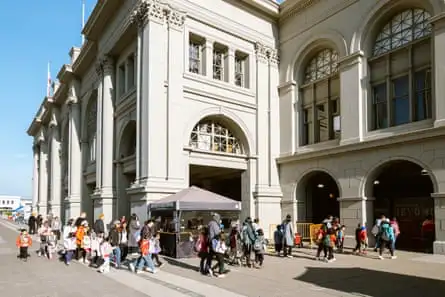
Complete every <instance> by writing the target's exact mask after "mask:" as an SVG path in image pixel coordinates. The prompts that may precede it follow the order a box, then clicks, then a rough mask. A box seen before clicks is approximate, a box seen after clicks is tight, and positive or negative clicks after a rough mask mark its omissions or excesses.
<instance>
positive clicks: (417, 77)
mask: <svg viewBox="0 0 445 297" xmlns="http://www.w3.org/2000/svg"><path fill="white" fill-rule="evenodd" d="M414 81H415V82H414V86H415V90H414V92H415V94H414V109H415V120H416V121H421V120H425V119H429V118H431V71H430V70H429V69H427V70H422V71H419V72H416V73H415V74H414Z"/></svg>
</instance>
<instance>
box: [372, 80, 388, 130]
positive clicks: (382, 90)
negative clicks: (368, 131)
mask: <svg viewBox="0 0 445 297" xmlns="http://www.w3.org/2000/svg"><path fill="white" fill-rule="evenodd" d="M372 105H373V116H374V129H382V128H388V112H387V105H388V102H387V100H386V83H382V84H379V85H376V86H374V87H373V101H372Z"/></svg>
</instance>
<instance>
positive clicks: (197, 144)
mask: <svg viewBox="0 0 445 297" xmlns="http://www.w3.org/2000/svg"><path fill="white" fill-rule="evenodd" d="M190 146H191V147H192V148H195V149H200V150H206V151H213V152H222V153H229V154H242V153H243V152H242V148H241V144H240V141H239V140H238V139H237V138H236V137H235V136H234V134H233V133H232V132H231V131H230V130H229V129H228V128H226V127H225V126H224V125H222V124H220V123H218V122H216V121H212V120H205V121H201V122H199V123H198V124H197V125H196V126H195V127H194V128H193V131H192V134H191V136H190Z"/></svg>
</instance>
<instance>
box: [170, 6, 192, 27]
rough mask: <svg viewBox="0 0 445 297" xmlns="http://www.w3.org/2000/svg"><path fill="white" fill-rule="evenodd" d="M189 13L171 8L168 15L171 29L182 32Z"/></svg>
mask: <svg viewBox="0 0 445 297" xmlns="http://www.w3.org/2000/svg"><path fill="white" fill-rule="evenodd" d="M186 16H187V13H186V12H183V11H180V10H177V9H176V8H173V7H169V9H168V10H167V13H166V17H167V24H168V27H169V28H171V29H175V30H178V31H182V29H183V28H184V23H185V19H186Z"/></svg>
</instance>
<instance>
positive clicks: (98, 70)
mask: <svg viewBox="0 0 445 297" xmlns="http://www.w3.org/2000/svg"><path fill="white" fill-rule="evenodd" d="M95 69H96V75H97V76H98V77H99V78H101V77H102V74H103V68H102V62H101V61H100V60H99V61H97V62H96V65H95Z"/></svg>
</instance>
